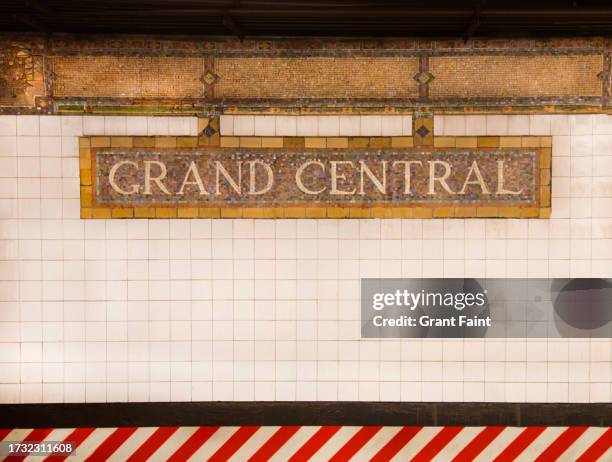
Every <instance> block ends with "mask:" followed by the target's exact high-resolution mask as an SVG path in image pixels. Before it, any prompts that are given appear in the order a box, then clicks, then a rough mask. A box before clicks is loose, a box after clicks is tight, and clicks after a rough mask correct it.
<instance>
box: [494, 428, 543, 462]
mask: <svg viewBox="0 0 612 462" xmlns="http://www.w3.org/2000/svg"><path fill="white" fill-rule="evenodd" d="M544 430H546V427H527V428H526V429H525V430H523V431H522V432H521V433H520V434H519V435H518V436H517V437H516V438H515V439H514V441H512V443H510V444H509V445H508V446H507V447H506V449H504V450H503V451H502V452H500V453H499V455H498V456H497V457H496V458H495V460H494V461H493V462H511V461H513V460H514V459H516V458H517V457H518V456H520V455H521V453H522V452H523V451H524V450H525V449H526V448H527V446H529V445H530V444H531V443H533V440H535V439H536V438H537V437H538V436H540V435H541V434H542V432H543V431H544Z"/></svg>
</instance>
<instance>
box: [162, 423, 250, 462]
mask: <svg viewBox="0 0 612 462" xmlns="http://www.w3.org/2000/svg"><path fill="white" fill-rule="evenodd" d="M239 428H240V427H220V428H219V429H218V430H217V431H216V432H214V433H213V434H212V436H211V437H210V438H208V440H206V441H205V442H204V444H203V445H202V446H200V448H199V449H198V450H197V451H196V452H194V453H193V455H192V456H191V457H190V458H189V460H193V461H194V462H195V461H198V462H199V461H202V460H207V459H208V458H209V457H210V456H212V455H213V454H214V453H215V452H217V450H218V449H219V448H220V447H221V446H223V444H225V442H226V441H227V440H229V439H230V438H231V437H232V435H233V434H234V433H236V431H237V430H238V429H239ZM155 455H156V454H155Z"/></svg>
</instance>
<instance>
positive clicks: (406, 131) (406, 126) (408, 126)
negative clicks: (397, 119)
mask: <svg viewBox="0 0 612 462" xmlns="http://www.w3.org/2000/svg"><path fill="white" fill-rule="evenodd" d="M402 136H412V114H410V115H403V116H402Z"/></svg>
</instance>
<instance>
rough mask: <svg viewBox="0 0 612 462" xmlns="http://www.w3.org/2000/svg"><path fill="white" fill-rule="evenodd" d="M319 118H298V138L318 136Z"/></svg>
mask: <svg viewBox="0 0 612 462" xmlns="http://www.w3.org/2000/svg"><path fill="white" fill-rule="evenodd" d="M318 134H319V118H318V117H317V116H299V117H298V118H297V136H317V135H318Z"/></svg>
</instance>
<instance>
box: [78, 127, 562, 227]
mask: <svg viewBox="0 0 612 462" xmlns="http://www.w3.org/2000/svg"><path fill="white" fill-rule="evenodd" d="M211 123H212V121H211ZM205 127H206V125H204V128H205ZM197 146H220V147H228V148H232V147H262V146H263V147H276V148H279V149H281V148H283V149H295V148H329V149H350V148H372V149H380V148H384V147H393V148H404V147H406V148H407V147H413V146H414V139H413V137H411V136H399V137H315V138H312V137H259V136H249V137H233V136H219V135H218V133H217V134H216V135H213V136H211V137H206V136H199V137H195V136H194V137H175V136H152V137H142V136H117V137H115V136H84V137H81V138H79V168H80V193H81V194H80V198H81V199H80V202H81V218H83V219H95V218H102V219H109V218H112V219H121V218H165V219H168V218H550V214H551V170H552V137H550V136H456V137H454V136H440V137H433V147H434V148H436V147H438V148H477V147H488V148H491V147H493V148H518V147H522V148H527V147H530V148H536V149H538V152H539V174H538V187H537V190H538V194H539V197H538V206H533V207H526V206H516V205H513V206H510V205H508V206H494V207H491V206H486V205H465V206H438V207H436V206H433V207H432V206H422V205H421V206H419V205H415V206H393V205H385V206H380V205H379V206H363V205H354V206H324V205H323V206H322V205H314V204H313V205H310V206H309V205H305V206H298V207H296V206H279V207H248V206H241V207H214V206H213V207H199V206H196V205H193V204H186V205H184V206H156V205H143V206H137V205H135V206H125V205H121V206H95V205H94V203H93V181H92V162H93V158H92V155H91V149H92V148H100V147H149V148H168V147H197Z"/></svg>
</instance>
